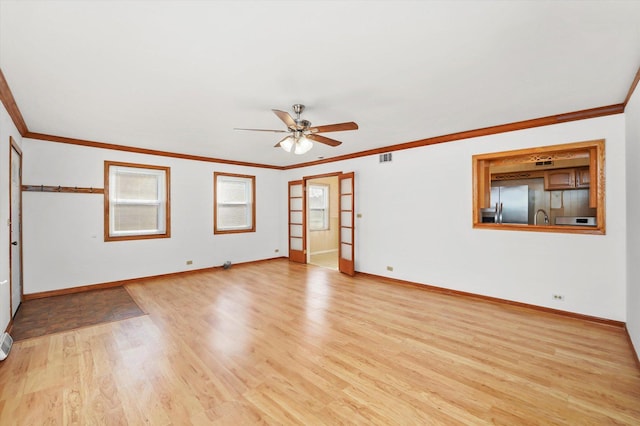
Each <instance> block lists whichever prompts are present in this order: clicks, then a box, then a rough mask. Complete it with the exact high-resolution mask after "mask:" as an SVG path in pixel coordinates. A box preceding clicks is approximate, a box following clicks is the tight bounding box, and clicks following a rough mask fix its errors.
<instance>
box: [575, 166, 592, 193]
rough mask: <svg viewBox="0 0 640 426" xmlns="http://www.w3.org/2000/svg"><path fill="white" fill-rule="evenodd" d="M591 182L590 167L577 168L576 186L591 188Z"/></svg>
mask: <svg viewBox="0 0 640 426" xmlns="http://www.w3.org/2000/svg"><path fill="white" fill-rule="evenodd" d="M590 184H591V172H590V171H589V168H588V167H581V168H579V169H576V188H589V186H590Z"/></svg>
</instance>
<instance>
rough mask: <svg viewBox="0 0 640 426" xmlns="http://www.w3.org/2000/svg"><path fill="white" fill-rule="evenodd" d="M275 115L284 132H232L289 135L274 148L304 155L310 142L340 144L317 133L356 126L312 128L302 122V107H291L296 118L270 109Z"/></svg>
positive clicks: (304, 121) (264, 130)
mask: <svg viewBox="0 0 640 426" xmlns="http://www.w3.org/2000/svg"><path fill="white" fill-rule="evenodd" d="M271 111H273V112H274V114H275V115H277V116H278V118H279V119H280V120H282V121H283V122H284V124H286V125H287V129H286V130H270V129H241V128H235V129H234V130H251V131H254V132H273V133H289V134H288V135H287V136H285V137H284V138H283V139H282V140H281V141H280V142H278V143H277V144H275V147H276V148H277V147H281V148H282V149H284V150H285V151H287V152H293V153H294V154H304V153H305V152H308V151H309V150H310V149H311V148H312V147H313V143H312V142H311V141H315V142H320V143H323V144H325V145H329V146H338V145H340V144H341V143H342V142H340V141H337V140H335V139H331V138H328V137H326V136H322V135H319V134H318V133H327V132H341V131H344V130H357V129H358V125H357V124H356V123H354V122H353V121H349V122H348V123H337V124H327V125H324V126H312V125H311V122H310V121H308V120H302V119H301V118H300V114H302V112H303V111H304V105H302V104H295V105H293V112H294V113H295V114H296V118H295V119H294V118H293V117H291V114H289V113H288V112H285V111H280V110H278V109H272V110H271Z"/></svg>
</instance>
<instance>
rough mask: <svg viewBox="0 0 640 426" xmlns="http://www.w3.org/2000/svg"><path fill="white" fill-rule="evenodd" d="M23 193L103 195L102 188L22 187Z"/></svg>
mask: <svg viewBox="0 0 640 426" xmlns="http://www.w3.org/2000/svg"><path fill="white" fill-rule="evenodd" d="M22 190H23V191H30V192H72V193H76V194H104V188H93V187H90V188H86V187H79V186H60V185H58V186H53V185H22Z"/></svg>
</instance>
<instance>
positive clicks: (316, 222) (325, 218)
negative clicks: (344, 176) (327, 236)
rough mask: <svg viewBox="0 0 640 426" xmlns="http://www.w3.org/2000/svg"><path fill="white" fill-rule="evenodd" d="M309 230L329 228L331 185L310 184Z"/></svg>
mask: <svg viewBox="0 0 640 426" xmlns="http://www.w3.org/2000/svg"><path fill="white" fill-rule="evenodd" d="M307 198H308V200H309V230H310V231H326V230H327V229H329V185H318V184H315V185H309V191H308V193H307Z"/></svg>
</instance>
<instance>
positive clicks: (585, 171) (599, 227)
mask: <svg viewBox="0 0 640 426" xmlns="http://www.w3.org/2000/svg"><path fill="white" fill-rule="evenodd" d="M604 148H605V142H604V140H595V141H587V142H576V143H570V144H564V145H553V146H541V147H535V148H528V149H520V150H515V151H506V152H495V153H490V154H479V155H474V156H473V227H474V228H484V229H493V230H497V229H500V230H515V231H536V232H561V233H575V234H600V235H602V234H605V179H604V174H605V173H604V170H605V164H604V161H605V154H604Z"/></svg>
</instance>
